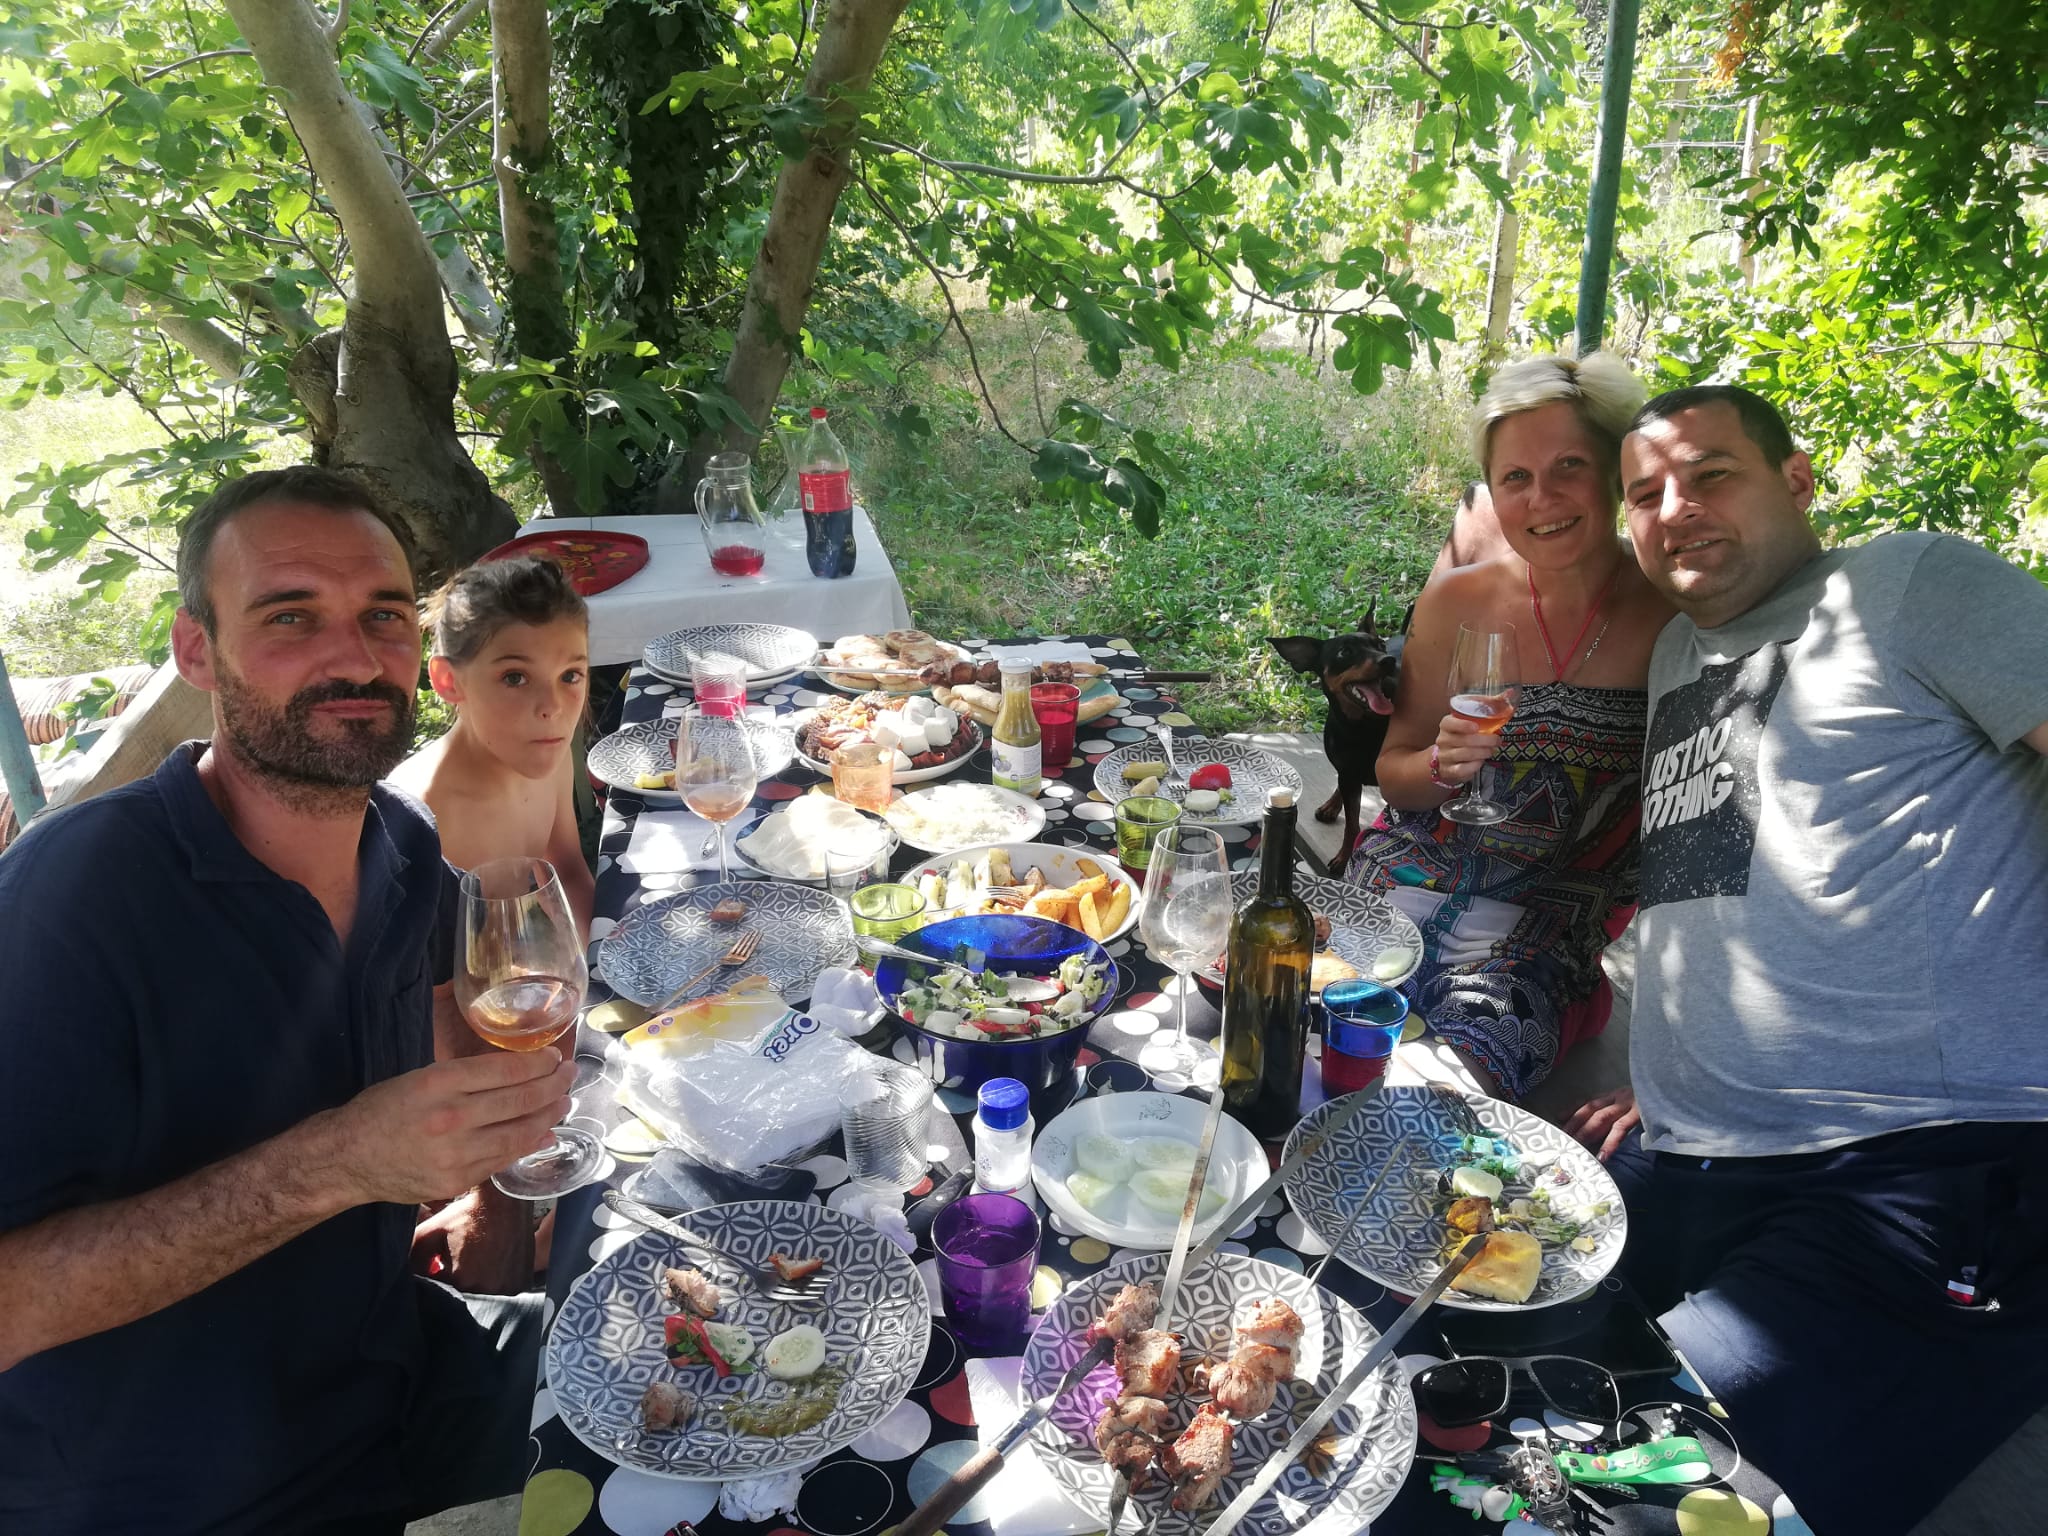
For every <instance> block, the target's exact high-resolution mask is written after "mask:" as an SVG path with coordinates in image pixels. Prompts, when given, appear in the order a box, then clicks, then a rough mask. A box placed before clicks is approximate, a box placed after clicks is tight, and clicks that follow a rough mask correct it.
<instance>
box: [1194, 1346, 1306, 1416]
mask: <svg viewBox="0 0 2048 1536" xmlns="http://www.w3.org/2000/svg"><path fill="white" fill-rule="evenodd" d="M1293 1374H1294V1353H1293V1351H1292V1350H1286V1349H1275V1348H1274V1347H1273V1346H1272V1345H1270V1344H1240V1345H1239V1346H1238V1347H1237V1350H1236V1352H1235V1353H1234V1354H1232V1355H1231V1357H1230V1358H1229V1359H1228V1360H1226V1361H1224V1362H1223V1364H1222V1365H1221V1366H1219V1367H1218V1368H1217V1369H1216V1370H1214V1371H1211V1372H1210V1373H1209V1392H1210V1395H1211V1396H1213V1397H1214V1398H1215V1399H1216V1406H1217V1407H1219V1408H1221V1409H1222V1410H1223V1411H1224V1412H1225V1413H1227V1414H1229V1415H1230V1416H1231V1417H1232V1418H1236V1419H1255V1418H1257V1417H1258V1416H1259V1415H1260V1414H1262V1413H1264V1412H1265V1411H1266V1410H1267V1409H1268V1408H1270V1407H1272V1406H1273V1396H1274V1394H1275V1393H1277V1392H1278V1391H1279V1390H1280V1383H1281V1382H1283V1381H1286V1380H1287V1379H1288V1378H1290V1377H1291V1376H1293Z"/></svg>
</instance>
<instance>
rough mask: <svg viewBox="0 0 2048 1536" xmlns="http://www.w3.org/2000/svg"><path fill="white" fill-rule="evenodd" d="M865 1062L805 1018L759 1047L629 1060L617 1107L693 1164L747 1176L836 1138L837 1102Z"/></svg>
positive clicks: (792, 1018)
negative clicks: (651, 1128) (657, 1133)
mask: <svg viewBox="0 0 2048 1536" xmlns="http://www.w3.org/2000/svg"><path fill="white" fill-rule="evenodd" d="M866 1060H867V1052H865V1051H863V1050H862V1049H861V1048H860V1047H859V1046H857V1045H855V1044H854V1043H853V1042H852V1041H850V1040H848V1039H846V1038H845V1037H843V1036H841V1035H839V1034H837V1033H836V1032H834V1031H833V1030H830V1029H827V1028H825V1027H824V1026H822V1025H820V1024H819V1023H818V1021H817V1020H816V1019H813V1018H811V1017H810V1016H809V1015H807V1014H798V1013H792V1014H790V1015H788V1016H787V1017H786V1018H784V1019H783V1021H782V1022H781V1023H780V1024H779V1025H777V1026H775V1027H774V1028H772V1029H770V1030H769V1031H768V1032H767V1033H766V1034H765V1035H764V1036H762V1037H761V1038H760V1039H759V1040H757V1041H753V1042H749V1043H745V1044H740V1043H735V1042H733V1041H728V1040H713V1041H710V1042H708V1043H707V1045H706V1046H705V1048H704V1049H703V1050H700V1051H696V1052H694V1053H692V1054H690V1055H688V1056H681V1057H673V1058H667V1059H653V1060H648V1059H644V1058H642V1057H641V1056H639V1055H637V1054H636V1053H631V1052H629V1053H628V1055H627V1066H626V1077H625V1082H624V1083H623V1085H622V1086H621V1087H620V1089H619V1098H620V1100H621V1102H623V1103H624V1104H625V1105H626V1106H627V1108H629V1109H631V1110H632V1111H633V1113H635V1114H636V1115H638V1116H640V1118H641V1119H643V1120H645V1121H647V1122H648V1123H649V1124H650V1125H653V1126H654V1127H655V1128H656V1129H658V1130H659V1131H660V1132H661V1133H662V1134H663V1135H664V1136H666V1137H667V1138H668V1139H669V1141H670V1142H672V1143H674V1144H675V1145H676V1146H678V1147H680V1148H682V1149H683V1150H684V1151H685V1152H687V1153H688V1154H689V1155H690V1156H692V1157H694V1158H696V1159H697V1160H698V1161H699V1162H703V1163H709V1164H711V1165H712V1166H714V1167H718V1168H725V1169H729V1170H730V1171H732V1172H734V1173H740V1174H752V1173H755V1172H758V1171H759V1170H760V1169H762V1168H765V1167H766V1166H767V1165H768V1164H770V1163H781V1162H787V1161H789V1160H790V1159H792V1158H799V1157H802V1156H804V1155H806V1154H808V1153H809V1152H811V1151H813V1150H814V1149H816V1148H817V1147H818V1146H819V1145H820V1144H821V1143H823V1142H825V1141H827V1140H829V1139H830V1138H831V1137H832V1135H833V1134H834V1133H835V1132H836V1131H837V1130H838V1129H839V1095H840V1092H841V1090H842V1089H843V1088H844V1087H845V1085H846V1083H847V1082H848V1080H849V1079H851V1078H852V1077H853V1076H855V1075H856V1074H858V1073H859V1072H861V1071H862V1070H863V1069H864V1065H865V1063H866Z"/></svg>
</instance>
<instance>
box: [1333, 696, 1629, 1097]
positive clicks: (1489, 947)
mask: <svg viewBox="0 0 2048 1536" xmlns="http://www.w3.org/2000/svg"><path fill="white" fill-rule="evenodd" d="M1647 701H1648V695H1647V694H1646V693H1645V692H1644V691H1643V690H1642V689H1640V688H1583V687H1580V686H1578V685H1577V684H1573V683H1537V684H1532V685H1530V686H1528V687H1525V688H1524V689H1523V690H1522V695H1521V699H1520V701H1519V703H1518V704H1517V706H1516V710H1515V714H1514V718H1513V719H1511V720H1510V721H1509V722H1508V724H1507V728H1506V729H1505V730H1503V731H1502V732H1501V747H1500V752H1499V753H1498V755H1496V756H1495V757H1494V759H1493V761H1492V762H1491V763H1489V764H1488V765H1487V770H1486V779H1485V785H1484V787H1485V789H1486V792H1487V794H1488V796H1489V797H1490V798H1491V799H1494V800H1496V801H1498V802H1500V803H1501V804H1503V805H1505V806H1507V807H1508V811H1509V814H1508V818H1507V820H1505V821H1501V822H1496V823H1494V824H1493V825H1491V826H1484V827H1473V826H1465V825H1461V824H1460V823H1458V822H1455V821H1447V820H1445V819H1444V817H1442V816H1441V815H1439V814H1438V813H1437V812H1435V811H1397V810H1395V809H1394V808H1392V807H1391V806H1389V807H1388V808H1387V810H1386V811H1385V812H1384V813H1382V815H1381V816H1380V818H1379V820H1378V821H1376V822H1374V823H1373V825H1372V828H1371V830H1369V831H1368V832H1367V833H1366V834H1365V835H1364V836H1363V837H1362V838H1360V839H1359V844H1358V848H1357V850H1356V852H1354V853H1353V854H1352V857H1351V864H1350V867H1349V869H1348V871H1347V875H1348V877H1349V878H1350V879H1351V880H1352V881H1353V882H1354V883H1355V884H1359V885H1364V886H1368V887H1370V888H1372V889H1373V890H1377V891H1382V892H1384V893H1385V894H1386V895H1387V897H1388V899H1389V900H1391V901H1392V902H1393V903H1394V904H1395V905H1396V906H1398V907H1400V908H1401V910H1402V911H1404V912H1406V913H1407V914H1408V915H1409V916H1410V917H1412V918H1413V919H1414V920H1415V922H1416V924H1417V925H1418V926H1419V927H1420V928H1421V929H1422V937H1423V949H1424V953H1423V960H1422V965H1421V968H1420V969H1419V970H1417V971H1416V973H1415V975H1414V976H1413V977H1412V978H1411V979H1410V980H1409V982H1408V983H1407V985H1406V986H1405V987H1404V988H1403V990H1404V991H1406V992H1407V993H1408V995H1409V1000H1410V1002H1411V1004H1413V1006H1414V1007H1415V1009H1416V1010H1417V1011H1418V1012H1419V1013H1421V1014H1422V1016H1423V1017H1424V1018H1425V1019H1427V1020H1428V1022H1429V1026H1430V1028H1431V1029H1432V1030H1433V1031H1434V1032H1435V1033H1436V1034H1437V1035H1439V1036H1441V1037H1442V1038H1444V1039H1447V1040H1449V1041H1450V1042H1451V1043H1452V1044H1454V1045H1457V1046H1459V1047H1461V1048H1462V1049H1464V1050H1466V1051H1468V1052H1470V1053H1471V1054H1472V1055H1473V1056H1474V1057H1475V1058H1477V1060H1478V1061H1479V1062H1480V1063H1481V1064H1482V1065H1484V1066H1485V1068H1486V1069H1487V1071H1489V1072H1491V1073H1492V1074H1493V1076H1494V1078H1495V1080H1496V1081H1497V1082H1498V1083H1499V1084H1500V1087H1501V1091H1502V1092H1503V1093H1504V1094H1506V1095H1508V1096H1509V1097H1511V1098H1517V1099H1519V1098H1520V1097H1522V1095H1523V1094H1525V1093H1527V1092H1528V1091H1529V1090H1530V1089H1531V1088H1534V1087H1535V1086H1536V1085H1537V1084H1538V1083H1540V1082H1541V1081H1542V1080H1543V1079H1544V1077H1545V1076H1546V1075H1548V1073H1549V1072H1550V1069H1551V1067H1552V1066H1554V1065H1555V1064H1556V1062H1557V1058H1558V1057H1559V1055H1560V1054H1562V1052H1563V1050H1564V1049H1565V1048H1566V1047H1567V1046H1569V1045H1570V1044H1572V1043H1573V1042H1574V1041H1575V1040H1578V1039H1582V1038H1584V1037H1586V1036H1588V1035H1595V1034H1598V1033H1599V1032H1600V1030H1601V1029H1602V1028H1604V1027H1605V1025H1606V1023H1607V1016H1608V1012H1609V1010H1610V1008H1611V1007H1612V1005H1613V996H1612V993H1611V992H1610V990H1609V988H1608V985H1607V980H1606V977H1605V976H1604V975H1603V974H1602V973H1601V970H1600V953H1601V951H1602V950H1603V949H1605V948H1606V947H1607V944H1608V942H1609V941H1610V940H1611V939H1612V938H1614V937H1615V936H1616V935H1618V934H1619V933H1620V932H1621V930H1622V928H1623V927H1625V926H1626V925H1627V923H1628V920H1629V918H1630V917H1631V916H1633V915H1634V913H1635V902H1636V869H1637V837H1636V833H1637V828H1638V825H1639V823H1640V821H1641V817H1642V799H1641V795H1640V792H1639V791H1640V781H1641V777H1642V764H1643V730H1644V724H1645V716H1646V711H1647Z"/></svg>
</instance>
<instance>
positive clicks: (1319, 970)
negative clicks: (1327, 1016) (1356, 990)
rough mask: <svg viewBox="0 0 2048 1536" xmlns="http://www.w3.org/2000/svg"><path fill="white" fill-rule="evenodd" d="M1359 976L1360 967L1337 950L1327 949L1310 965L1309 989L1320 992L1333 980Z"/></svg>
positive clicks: (1348, 979) (1352, 978)
mask: <svg viewBox="0 0 2048 1536" xmlns="http://www.w3.org/2000/svg"><path fill="white" fill-rule="evenodd" d="M1357 976H1358V968H1357V967H1356V966H1354V965H1353V964H1352V963H1351V962H1350V961H1348V960H1346V959H1345V958H1344V957H1343V956H1342V955H1340V954H1338V953H1337V952H1336V951H1335V950H1331V949H1326V950H1323V951H1321V952H1320V953H1318V954H1317V955H1316V956H1315V957H1314V958H1313V959H1312V960H1310V961H1309V966H1308V989H1309V991H1311V992H1320V991H1322V990H1323V988H1325V987H1327V986H1328V985H1329V984H1330V983H1331V982H1333V981H1352V980H1355V979H1356V978H1357Z"/></svg>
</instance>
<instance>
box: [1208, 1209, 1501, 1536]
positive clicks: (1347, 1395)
mask: <svg viewBox="0 0 2048 1536" xmlns="http://www.w3.org/2000/svg"><path fill="white" fill-rule="evenodd" d="M1485 1247H1486V1234H1485V1233H1483V1232H1475V1233H1474V1234H1473V1235H1472V1236H1471V1237H1468V1238H1466V1239H1465V1244H1464V1246H1463V1247H1461V1248H1460V1249H1459V1250H1458V1251H1457V1252H1456V1253H1454V1254H1452V1255H1451V1261H1450V1262H1449V1263H1448V1264H1446V1265H1444V1267H1443V1268H1442V1269H1440V1270H1438V1271H1437V1272H1436V1278H1435V1279H1434V1280H1432V1281H1430V1282H1429V1284H1428V1285H1426V1286H1425V1287H1423V1291H1422V1294H1421V1295H1420V1296H1418V1297H1416V1298H1415V1299H1414V1300H1413V1301H1411V1302H1409V1303H1408V1310H1407V1311H1405V1312H1403V1313H1402V1314H1401V1315H1400V1316H1399V1317H1397V1318H1395V1319H1394V1323H1393V1326H1392V1327H1391V1328H1389V1329H1387V1331H1386V1332H1385V1333H1383V1334H1381V1335H1380V1337H1379V1342H1378V1343H1376V1344H1374V1345H1373V1347H1372V1348H1371V1349H1369V1350H1367V1351H1366V1352H1365V1358H1364V1359H1362V1360H1360V1361H1359V1362H1358V1364H1356V1365H1354V1366H1353V1367H1352V1368H1351V1369H1350V1370H1348V1371H1346V1372H1345V1373H1344V1379H1343V1380H1342V1381H1340V1382H1338V1383H1337V1386H1336V1390H1335V1391H1333V1392H1331V1393H1330V1395H1329V1396H1328V1397H1326V1398H1324V1399H1323V1400H1322V1402H1321V1403H1320V1404H1319V1405H1317V1407H1316V1410H1315V1412H1314V1413H1311V1414H1310V1415H1309V1416H1308V1417H1307V1418H1306V1419H1303V1420H1302V1421H1301V1428H1299V1429H1297V1430H1296V1431H1295V1432H1294V1435H1293V1438H1291V1439H1290V1440H1289V1441H1288V1442H1287V1443H1286V1444H1285V1445H1283V1446H1281V1447H1280V1449H1279V1450H1277V1451H1275V1452H1274V1453H1273V1454H1272V1455H1271V1456H1269V1457H1267V1458H1266V1464H1265V1465H1264V1466H1263V1467H1261V1468H1259V1473H1258V1476H1256V1477H1254V1478H1253V1479H1252V1480H1251V1481H1250V1482H1249V1483H1247V1484H1245V1486H1244V1488H1243V1490H1242V1491H1241V1492H1240V1493H1239V1494H1238V1496H1237V1497H1236V1498H1234V1499H1232V1500H1231V1501H1230V1502H1229V1503H1228V1504H1227V1505H1225V1506H1224V1509H1223V1513H1222V1514H1220V1515H1218V1516H1217V1517H1216V1518H1215V1519H1214V1520H1212V1521H1210V1522H1209V1525H1208V1528H1207V1529H1206V1530H1204V1531H1203V1532H1202V1536H1230V1533H1231V1532H1232V1531H1234V1530H1236V1529H1237V1526H1238V1522H1239V1521H1241V1520H1243V1519H1244V1517H1245V1516H1246V1515H1248V1514H1250V1513H1251V1510H1252V1506H1253V1505H1254V1504H1256V1503H1258V1502H1259V1500H1260V1499H1262V1498H1264V1497H1265V1496H1266V1490H1267V1489H1269V1488H1271V1487H1272V1486H1273V1485H1274V1484H1275V1483H1277V1482H1279V1481H1280V1478H1281V1476H1282V1475H1283V1474H1284V1473H1285V1472H1286V1471H1287V1468H1288V1467H1289V1466H1290V1465H1291V1464H1292V1463H1293V1461H1294V1458H1295V1457H1297V1456H1299V1455H1300V1454H1301V1453H1302V1452H1303V1451H1304V1450H1306V1449H1307V1448H1308V1447H1309V1445H1310V1444H1311V1443H1313V1442H1314V1440H1315V1438H1316V1436H1317V1435H1319V1434H1321V1433H1322V1431H1323V1426H1324V1425H1325V1424H1328V1423H1329V1422H1330V1420H1332V1419H1334V1418H1335V1417H1336V1416H1337V1411H1338V1410H1339V1409H1340V1408H1342V1407H1343V1406H1344V1405H1345V1404H1346V1403H1348V1402H1349V1401H1350V1400H1351V1394H1352V1393H1354V1392H1356V1391H1357V1390H1358V1389H1359V1387H1360V1386H1361V1385H1362V1384H1363V1383H1364V1381H1365V1379H1366V1377H1368V1376H1370V1375H1371V1374H1372V1373H1373V1372H1374V1371H1376V1370H1378V1369H1379V1367H1380V1363H1381V1362H1382V1361H1384V1360H1385V1359H1386V1358H1387V1357H1388V1356H1389V1355H1391V1354H1392V1353H1393V1352H1394V1350H1395V1348H1396V1347H1397V1346H1398V1345H1399V1344H1400V1342H1401V1340H1402V1338H1403V1336H1404V1335H1406V1334H1407V1332H1408V1330H1409V1329H1410V1328H1412V1327H1414V1326H1415V1324H1416V1322H1417V1321H1418V1320H1420V1318H1421V1317H1422V1314H1423V1313H1425V1312H1427V1311H1428V1310H1429V1309H1430V1308H1431V1307H1432V1306H1434V1305H1435V1304H1436V1299H1437V1297H1439V1296H1441V1295H1443V1293H1444V1287H1446V1286H1448V1285H1449V1284H1450V1283H1451V1282H1452V1281H1453V1280H1455V1279H1457V1278H1458V1275H1459V1273H1460V1272H1461V1271H1463V1269H1464V1268H1465V1266H1466V1265H1467V1264H1470V1263H1471V1262H1472V1261H1473V1260H1474V1259H1475V1258H1477V1257H1478V1256H1479V1254H1480V1253H1481V1251H1482V1250H1484V1249H1485Z"/></svg>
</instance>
